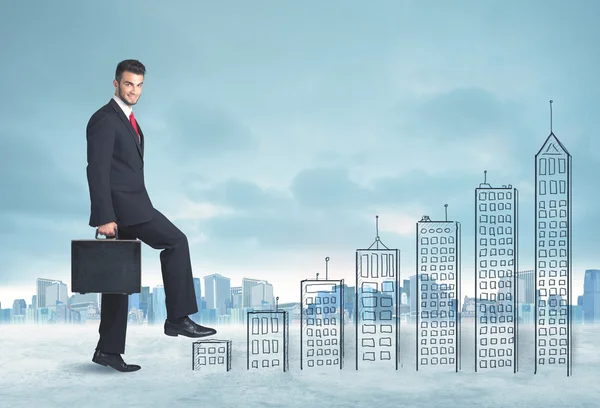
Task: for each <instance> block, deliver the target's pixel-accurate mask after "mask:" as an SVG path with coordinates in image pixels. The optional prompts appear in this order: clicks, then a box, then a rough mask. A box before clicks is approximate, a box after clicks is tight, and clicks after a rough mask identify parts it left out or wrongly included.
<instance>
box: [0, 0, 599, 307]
mask: <svg viewBox="0 0 600 408" xmlns="http://www.w3.org/2000/svg"><path fill="white" fill-rule="evenodd" d="M368 3H370V5H368ZM368 3H367V2H354V1H328V2H326V4H324V2H321V1H303V2H292V1H287V2H282V1H254V2H245V1H236V2H233V1H232V2H227V4H225V3H224V2H223V4H217V2H208V1H181V2H175V3H170V6H167V5H166V4H167V3H164V2H141V1H128V2H117V1H104V2H93V3H92V2H90V3H87V2H86V3H85V4H84V2H76V1H70V0H69V1H66V0H64V1H60V2H52V4H50V3H47V2H42V1H25V2H10V4H9V5H7V6H5V7H4V8H3V13H2V14H1V15H0V38H2V52H3V58H2V59H3V63H2V64H1V65H0V80H1V81H2V88H3V94H4V98H2V102H0V106H1V108H2V109H1V112H2V120H1V121H0V167H1V169H2V173H3V175H4V177H2V179H1V180H0V191H2V200H1V201H0V225H2V228H0V256H1V257H2V267H1V268H0V302H2V305H3V307H8V306H9V305H12V301H13V299H14V298H21V297H24V298H25V299H26V300H27V302H30V301H31V295H33V294H34V291H35V279H36V278H37V277H47V278H53V279H62V280H63V281H65V282H66V283H68V284H69V285H70V241H71V240H72V239H89V238H90V237H93V233H94V230H93V229H92V228H91V227H89V226H88V218H89V196H88V190H87V181H86V175H85V174H86V173H85V166H86V156H85V151H86V144H85V127H86V124H87V121H88V119H89V117H90V116H91V114H92V113H93V112H94V111H96V110H97V109H98V108H99V107H101V106H102V105H104V104H105V103H106V102H108V100H109V99H110V97H111V96H112V94H113V93H114V89H113V87H112V80H113V78H114V70H115V68H116V64H117V63H118V62H119V61H121V60H123V59H127V58H136V59H139V60H141V61H142V62H143V63H144V64H145V65H146V67H147V75H146V78H145V84H144V88H145V89H144V93H143V94H142V97H141V99H140V101H139V103H138V105H137V106H136V107H135V108H134V111H135V113H136V118H137V119H138V121H139V122H140V125H141V127H142V128H143V129H144V133H145V135H146V152H145V154H146V156H145V157H146V165H145V168H146V180H147V188H148V191H149V193H150V196H151V198H152V200H153V203H154V205H155V206H156V207H157V208H158V209H159V210H161V211H162V212H163V213H165V214H166V215H167V216H169V217H170V218H171V219H172V220H173V221H174V223H175V224H176V225H177V226H179V227H180V228H181V229H182V230H183V231H184V232H185V233H186V234H187V235H188V238H189V239H190V242H191V243H192V261H193V264H194V274H195V276H198V277H202V276H205V275H207V274H210V273H215V272H216V273H221V274H223V275H226V276H229V277H231V279H232V285H237V284H239V282H240V281H241V278H242V277H251V278H259V279H261V278H262V279H267V280H269V281H270V282H272V283H273V284H274V286H275V291H276V295H278V296H280V299H281V301H286V300H289V301H297V300H298V299H297V293H298V289H299V288H298V285H299V281H300V280H301V279H304V278H307V277H312V276H314V274H315V273H316V272H320V273H323V272H324V266H325V261H324V259H325V257H326V256H329V257H330V258H331V261H330V267H329V271H330V277H331V278H338V279H341V278H344V279H346V280H347V281H349V282H348V283H350V284H352V283H353V280H354V278H353V276H354V256H355V255H354V254H355V252H354V251H355V250H356V249H357V248H364V247H367V246H369V245H370V244H371V243H372V242H373V240H374V237H375V215H377V214H378V215H379V216H380V236H381V239H382V240H383V242H384V243H385V244H386V245H387V246H388V247H391V248H399V249H400V250H401V251H402V261H401V268H402V271H401V273H402V278H408V277H409V276H410V275H413V274H414V271H415V264H414V261H415V259H414V246H415V236H414V234H415V223H416V222H417V221H418V220H419V219H420V218H421V216H422V215H425V214H427V215H429V216H430V217H431V218H432V219H443V217H444V204H448V205H449V207H448V211H449V219H452V220H456V221H460V222H461V223H462V229H463V236H462V246H463V284H464V287H463V294H472V292H473V290H471V289H472V288H473V267H472V265H473V262H474V260H473V245H474V240H473V228H474V226H473V218H474V191H473V190H474V188H475V187H477V186H478V185H479V183H480V182H482V181H483V171H484V170H488V182H489V183H491V184H492V185H493V186H496V187H499V186H501V185H503V184H512V185H513V186H515V187H517V188H518V189H519V193H520V199H521V201H520V211H519V215H520V226H519V232H520V243H521V245H520V254H521V257H520V261H519V262H520V265H521V268H520V269H531V268H532V267H533V230H532V228H533V208H534V207H533V205H534V201H533V200H534V196H533V193H534V190H533V181H534V178H533V177H534V175H533V170H534V161H533V157H534V155H535V153H536V152H537V151H538V149H539V148H540V147H541V145H542V143H543V142H544V140H545V139H546V137H547V136H548V134H549V104H548V100H549V99H553V100H554V105H553V106H554V126H553V129H554V133H555V134H556V135H557V136H558V138H559V139H560V141H561V142H562V143H563V144H564V145H565V146H566V147H567V149H568V150H569V152H570V153H571V155H572V156H573V259H574V260H573V273H574V275H573V279H574V295H575V296H576V295H579V294H581V293H582V290H583V286H582V279H583V271H584V270H585V269H588V268H597V267H599V266H600V259H598V256H597V255H596V251H597V248H598V244H599V243H600V242H599V241H600V240H599V238H598V233H597V229H598V228H597V227H598V225H599V221H600V217H599V215H598V212H597V210H596V208H595V207H596V203H597V199H598V189H597V188H595V186H597V182H596V176H595V174H594V172H595V169H596V168H597V167H598V164H599V161H600V142H598V136H597V121H596V118H597V116H598V108H597V106H598V102H597V101H598V99H599V97H600V82H599V79H598V73H597V67H598V66H599V65H600V50H599V49H598V47H597V43H598V41H599V40H600V28H599V27H598V25H597V24H596V21H595V19H594V16H597V15H598V14H599V13H600V4H599V3H597V2H595V1H578V2H573V3H571V4H568V3H566V2H560V1H527V2H517V1H515V2H505V1H488V2H479V1H457V2H445V1H437V2H433V1H375V2H368ZM143 252H144V255H143V257H144V258H143V263H144V276H143V284H144V285H151V286H154V285H156V284H160V283H161V277H160V264H159V258H158V251H155V250H153V249H151V248H149V247H147V246H144V249H143Z"/></svg>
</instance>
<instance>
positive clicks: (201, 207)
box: [168, 195, 234, 221]
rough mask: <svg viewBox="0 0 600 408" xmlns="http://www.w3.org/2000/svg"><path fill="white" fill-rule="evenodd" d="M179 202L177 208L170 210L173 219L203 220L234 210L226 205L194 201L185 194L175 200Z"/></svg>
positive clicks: (170, 216) (229, 213)
mask: <svg viewBox="0 0 600 408" xmlns="http://www.w3.org/2000/svg"><path fill="white" fill-rule="evenodd" d="M173 202H174V203H177V209H176V210H173V211H169V216H168V217H169V218H170V219H171V221H178V220H185V221H203V220H207V219H210V218H214V217H218V216H222V215H232V214H234V211H233V210H232V209H229V208H227V207H224V206H219V205H216V204H212V203H208V202H199V203H198V202H194V201H192V200H190V199H188V198H186V197H185V196H183V195H180V196H179V197H178V198H177V199H175V200H174V201H173Z"/></svg>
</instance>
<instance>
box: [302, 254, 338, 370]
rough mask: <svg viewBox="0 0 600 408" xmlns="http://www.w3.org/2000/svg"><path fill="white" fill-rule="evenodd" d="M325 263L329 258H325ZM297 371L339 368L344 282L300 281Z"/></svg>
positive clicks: (325, 280)
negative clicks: (298, 357)
mask: <svg viewBox="0 0 600 408" xmlns="http://www.w3.org/2000/svg"><path fill="white" fill-rule="evenodd" d="M326 261H329V257H328V258H326ZM300 298H301V306H300V307H301V309H300V313H301V319H300V325H301V327H300V369H304V368H305V367H309V368H312V367H332V368H333V367H335V368H339V369H340V370H341V369H342V365H343V354H344V332H343V330H344V307H343V306H344V303H343V300H344V280H343V279H341V280H329V279H328V276H327V275H326V276H325V279H322V280H318V279H306V280H303V281H301V282H300Z"/></svg>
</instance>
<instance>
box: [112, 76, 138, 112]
mask: <svg viewBox="0 0 600 408" xmlns="http://www.w3.org/2000/svg"><path fill="white" fill-rule="evenodd" d="M143 84H144V76H143V75H137V74H134V73H132V72H127V71H125V72H123V77H122V78H121V82H120V83H119V82H117V80H116V79H115V80H114V81H113V85H114V86H115V95H117V96H118V97H119V98H120V99H121V100H122V101H123V102H125V103H126V104H127V105H129V106H133V105H135V104H136V103H137V101H138V99H140V95H141V94H142V85H143Z"/></svg>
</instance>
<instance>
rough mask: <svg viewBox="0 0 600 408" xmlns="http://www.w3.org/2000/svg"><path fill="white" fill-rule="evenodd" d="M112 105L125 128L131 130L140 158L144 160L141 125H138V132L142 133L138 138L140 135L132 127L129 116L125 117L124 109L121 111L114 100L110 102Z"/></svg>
mask: <svg viewBox="0 0 600 408" xmlns="http://www.w3.org/2000/svg"><path fill="white" fill-rule="evenodd" d="M110 103H111V105H112V107H113V108H114V110H115V111H116V112H117V115H119V118H120V119H121V121H122V122H123V124H124V125H125V127H126V128H127V129H128V130H129V134H130V135H131V137H132V138H133V142H134V143H135V147H136V149H137V151H138V153H139V154H140V157H141V158H142V160H144V153H143V151H142V146H141V143H143V142H141V141H143V138H142V131H141V130H140V128H139V123H138V130H139V131H140V137H139V138H138V135H137V134H136V133H135V129H134V128H133V126H132V125H131V122H130V121H129V118H128V117H127V116H125V113H123V109H121V107H120V106H119V104H118V103H117V102H115V100H114V99H112V98H111V100H110ZM136 122H137V121H136Z"/></svg>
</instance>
